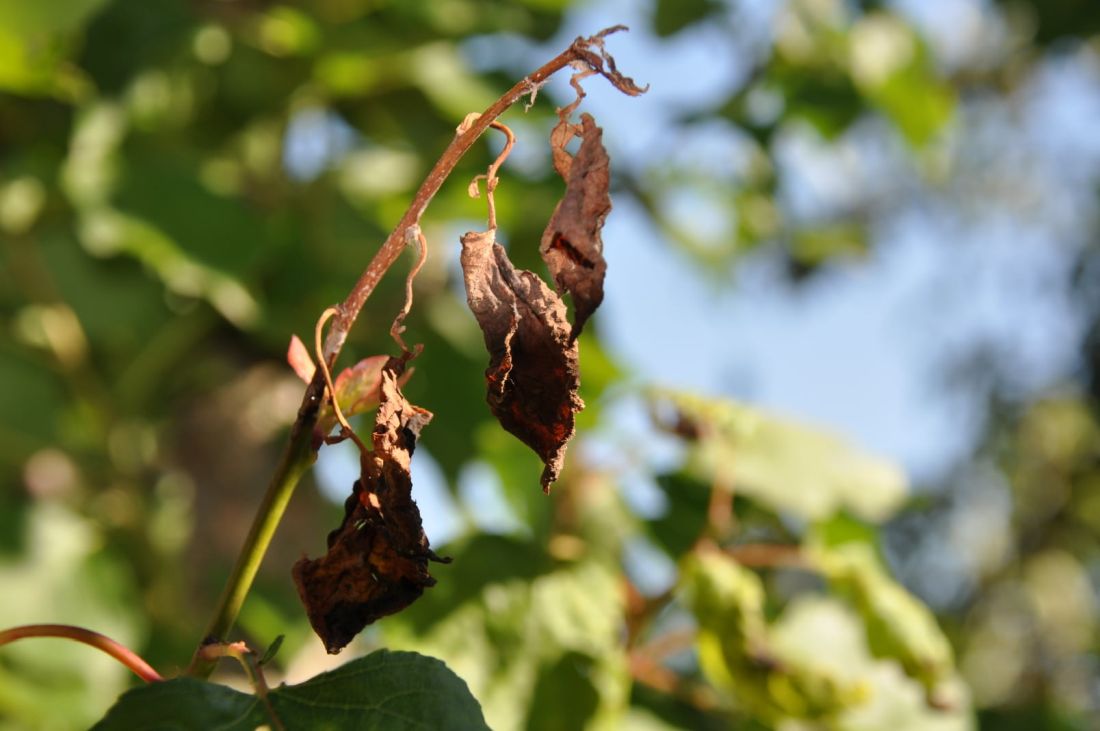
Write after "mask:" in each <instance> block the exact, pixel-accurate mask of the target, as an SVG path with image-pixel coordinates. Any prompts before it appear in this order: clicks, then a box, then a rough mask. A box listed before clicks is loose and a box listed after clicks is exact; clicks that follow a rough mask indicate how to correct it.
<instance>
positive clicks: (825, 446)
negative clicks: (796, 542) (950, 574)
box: [651, 391, 907, 522]
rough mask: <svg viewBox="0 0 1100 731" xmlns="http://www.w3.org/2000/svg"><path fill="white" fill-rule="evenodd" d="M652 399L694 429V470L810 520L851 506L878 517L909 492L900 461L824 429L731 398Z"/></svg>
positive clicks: (664, 395) (661, 395) (685, 428)
mask: <svg viewBox="0 0 1100 731" xmlns="http://www.w3.org/2000/svg"><path fill="white" fill-rule="evenodd" d="M651 398H652V400H653V402H654V403H655V404H656V405H657V406H658V407H660V406H662V405H664V404H669V405H671V406H672V408H673V409H674V410H675V412H676V419H678V421H679V422H680V424H679V427H680V428H679V431H680V432H681V433H690V437H691V439H692V442H693V449H692V450H691V452H690V454H689V458H688V465H687V469H688V472H689V473H692V474H694V475H696V476H697V477H699V479H702V480H704V481H705V482H707V483H714V482H721V483H724V484H727V485H731V486H732V487H733V489H734V490H735V491H736V492H737V494H740V495H744V496H746V497H748V498H751V499H753V500H755V501H757V502H759V503H760V504H761V505H762V506H764V507H765V508H769V509H771V510H774V511H776V512H778V513H785V514H789V515H793V516H796V517H799V518H802V519H805V520H811V521H816V520H823V519H826V518H828V517H830V516H832V515H833V514H835V513H836V512H838V511H839V510H845V509H846V510H849V511H851V512H852V513H854V514H855V515H857V516H859V517H861V518H864V519H867V520H870V521H873V522H880V521H883V520H885V519H887V518H889V517H890V515H892V514H893V513H894V511H895V510H897V508H898V507H899V506H900V505H901V503H902V501H903V500H904V498H905V495H906V492H907V484H906V480H905V476H904V475H903V474H902V472H901V471H900V470H899V469H898V468H897V467H895V466H894V465H892V464H891V463H889V462H887V461H885V460H883V459H880V458H878V457H873V456H871V455H868V454H865V453H863V452H860V451H858V450H857V449H855V448H854V447H851V446H849V445H848V444H846V443H845V442H844V441H842V440H841V439H839V438H837V437H835V436H833V435H831V434H829V433H827V432H824V431H821V430H817V429H813V428H810V427H806V426H803V425H801V424H798V423H796V422H793V421H788V420H786V419H782V418H779V417H776V416H773V415H771V414H768V413H766V412H764V411H760V410H758V409H754V408H751V407H748V406H744V405H741V404H738V403H735V402H732V401H722V400H718V399H706V398H702V397H697V396H692V395H688V394H683V393H675V392H667V391H657V392H654V394H653V396H652V397H651Z"/></svg>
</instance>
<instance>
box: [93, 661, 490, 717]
mask: <svg viewBox="0 0 1100 731" xmlns="http://www.w3.org/2000/svg"><path fill="white" fill-rule="evenodd" d="M268 700H269V701H270V703H271V709H272V710H273V711H274V713H275V715H276V716H277V717H278V719H279V721H280V723H281V724H282V726H281V727H282V728H286V729H311V728H312V729H315V728H325V729H332V730H333V731H339V730H342V729H348V731H350V730H351V729H356V730H357V731H358V730H359V729H363V730H364V731H366V730H368V729H379V730H380V729H386V731H389V730H390V729H410V730H411V729H426V728H431V729H456V730H457V729H462V730H463V731H465V729H488V726H486V725H485V719H484V717H483V716H482V714H481V708H480V706H479V705H478V702H477V700H476V699H475V698H474V697H473V696H472V695H471V694H470V689H469V688H468V687H467V686H466V683H465V682H463V680H462V679H461V678H459V677H458V676H457V675H455V674H454V672H452V671H451V670H450V669H449V668H448V667H447V666H446V665H444V664H443V663H442V662H440V661H439V660H436V659H435V658H431V657H425V656H423V655H418V654H416V653H414V652H389V651H387V650H379V651H378V652H374V653H372V654H370V655H368V656H367V657H364V658H360V659H358V660H354V661H352V662H349V663H348V664H347V665H344V666H343V667H341V668H339V669H337V670H334V671H332V672H329V673H323V674H321V675H318V676H317V677H315V678H311V679H310V680H307V681H306V682H304V683H302V684H300V685H292V686H283V687H280V688H275V689H273V690H271V691H270V692H269V693H268ZM261 727H267V728H277V726H274V725H273V719H272V718H271V717H270V712H269V711H268V710H267V709H266V708H265V707H264V704H263V703H262V702H261V701H260V700H259V699H258V698H257V697H256V696H253V695H248V694H246V693H241V692H239V691H236V690H233V689H232V688H229V687H226V686H224V685H216V684H214V683H206V682H203V681H201V680H196V679H194V678H176V679H174V680H167V681H164V682H162V683H152V684H150V685H146V686H142V687H140V688H135V689H133V690H131V691H129V692H127V693H125V694H124V695H123V696H122V697H121V698H119V700H118V702H117V703H115V705H114V707H112V708H111V710H110V711H108V713H107V715H106V716H105V717H104V718H103V720H102V721H100V722H99V723H98V724H97V725H96V726H95V727H94V731H135V730H140V729H177V730H179V731H206V730H207V729H215V728H216V729H222V731H253V729H256V728H261Z"/></svg>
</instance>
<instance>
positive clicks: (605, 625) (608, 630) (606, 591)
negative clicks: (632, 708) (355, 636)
mask: <svg viewBox="0 0 1100 731" xmlns="http://www.w3.org/2000/svg"><path fill="white" fill-rule="evenodd" d="M502 547H503V546H502ZM498 555H499V556H500V558H499V560H506V557H507V556H508V554H507V553H501V554H498ZM455 563H456V564H458V563H459V561H456V562H455ZM481 570H482V571H484V570H485V569H484V568H482V569H481ZM443 581H444V580H443V578H441V579H440V584H441V585H442V584H443ZM619 581H620V575H619V573H618V569H617V568H614V567H609V566H606V565H602V564H601V563H600V562H597V561H582V562H580V563H575V564H565V565H564V566H562V567H561V568H558V569H557V570H554V571H550V572H547V573H543V574H541V575H539V576H537V577H534V578H528V579H525V578H520V577H514V578H501V579H499V580H496V581H494V582H492V583H488V584H485V585H483V586H482V587H481V588H480V590H479V591H478V592H477V595H476V596H475V597H472V598H469V599H466V600H465V601H462V602H461V603H459V604H457V606H456V608H455V609H453V610H452V611H451V612H450V613H449V614H447V615H445V616H443V617H441V618H439V620H438V621H436V622H434V623H432V624H430V625H427V626H424V625H421V626H420V627H415V626H412V625H410V624H403V622H402V620H404V619H405V616H404V614H401V615H397V616H395V617H393V618H392V619H391V621H390V622H388V623H387V624H385V625H384V626H383V627H382V629H383V631H384V632H385V633H386V639H387V642H388V643H389V644H391V645H398V646H403V647H409V648H413V649H417V650H419V651H423V652H426V653H430V654H432V655H434V656H438V657H440V658H442V659H443V660H445V661H446V662H447V663H448V664H449V665H450V666H452V667H454V668H455V669H456V670H457V671H458V672H459V673H461V674H462V676H463V677H464V678H465V679H466V680H467V682H469V684H470V687H471V688H472V689H473V691H474V692H475V693H476V695H477V697H478V699H479V700H480V701H481V702H482V704H483V707H484V711H485V716H486V719H487V720H488V721H489V723H491V724H492V727H493V728H498V729H512V728H526V727H528V726H527V725H528V724H531V723H534V719H536V718H538V717H542V716H548V717H550V718H552V719H557V720H560V722H561V723H560V724H555V725H554V726H553V727H554V728H568V729H574V728H575V729H617V728H620V727H621V723H620V722H621V719H622V714H623V713H624V712H625V709H626V706H627V703H628V700H629V687H630V679H629V670H628V668H627V667H626V658H625V655H624V654H623V652H622V647H621V641H622V634H621V633H622V617H623V611H624V609H623V598H622V592H621V590H620V584H619ZM430 593H434V590H433V592H430ZM416 608H417V607H415V606H414V607H413V610H415V609H416ZM563 698H569V699H570V700H569V703H573V704H574V707H572V708H562V707H561V706H562V704H563V702H564V701H563V700H562V699H563ZM594 699H595V702H592V701H593V700H594ZM536 726H538V724H536ZM538 727H542V728H546V727H547V726H538Z"/></svg>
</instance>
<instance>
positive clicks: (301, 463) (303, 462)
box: [188, 422, 317, 678]
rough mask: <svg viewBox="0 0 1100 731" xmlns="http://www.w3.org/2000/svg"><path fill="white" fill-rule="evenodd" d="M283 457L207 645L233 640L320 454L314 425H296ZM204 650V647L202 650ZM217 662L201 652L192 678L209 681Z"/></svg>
mask: <svg viewBox="0 0 1100 731" xmlns="http://www.w3.org/2000/svg"><path fill="white" fill-rule="evenodd" d="M295 426H296V428H295V429H294V431H293V432H292V434H291V438H290V441H289V442H288V443H287V447H286V451H285V452H284V453H283V457H282V459H281V460H280V461H279V466H278V467H277V468H276V470H275V474H274V476H272V478H271V484H269V485H268V487H267V492H266V493H265V494H264V499H263V502H261V503H260V507H259V509H258V510H257V511H256V517H255V519H254V520H253V522H252V527H251V528H250V529H249V531H248V537H247V538H245V541H244V547H243V548H241V552H240V554H238V556H237V563H236V565H234V566H233V572H232V573H231V574H230V575H229V579H228V580H227V581H226V584H225V589H224V590H223V591H222V595H221V598H220V599H219V600H218V608H217V611H216V612H215V613H214V616H213V618H212V619H211V621H210V625H209V626H208V627H207V629H206V634H205V635H204V639H203V644H204V645H205V644H209V643H212V642H225V641H226V638H227V637H228V636H229V630H230V629H232V628H233V624H234V623H235V622H236V621H237V615H238V614H239V613H240V611H241V606H242V605H243V604H244V599H245V597H246V596H247V595H248V591H249V589H250V588H251V587H252V580H253V579H255V578H256V572H257V571H259V569H260V564H261V563H262V562H263V559H264V554H265V553H267V547H268V546H269V545H270V544H271V539H272V537H273V536H274V535H275V529H276V528H278V527H279V521H281V520H282V518H283V513H285V512H286V506H287V504H288V503H289V502H290V497H291V495H293V494H294V488H295V487H296V486H297V484H298V480H299V479H300V478H301V477H302V474H303V473H304V472H305V471H306V470H307V469H309V466H310V465H311V464H313V461H314V460H315V459H316V456H317V453H316V452H314V451H313V447H312V445H311V440H312V433H313V430H312V428H299V427H302V426H308V427H312V423H310V422H307V423H306V424H300V425H295ZM199 649H200V650H201V649H202V645H200V646H199ZM214 665H215V661H213V660H209V659H206V658H203V657H201V656H200V653H199V652H198V650H196V652H195V656H194V657H193V658H192V660H191V666H190V668H188V674H189V675H193V676H196V677H200V678H205V677H208V676H209V675H210V673H211V671H212V670H213V669H214Z"/></svg>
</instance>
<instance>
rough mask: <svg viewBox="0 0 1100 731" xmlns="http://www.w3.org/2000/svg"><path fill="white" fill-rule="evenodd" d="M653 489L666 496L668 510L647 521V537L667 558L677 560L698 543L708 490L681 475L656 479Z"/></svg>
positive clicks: (705, 520) (704, 515)
mask: <svg viewBox="0 0 1100 731" xmlns="http://www.w3.org/2000/svg"><path fill="white" fill-rule="evenodd" d="M657 486H658V487H660V488H661V490H662V491H663V492H664V493H665V495H666V496H668V510H667V511H666V512H665V514H664V515H662V516H661V517H659V518H655V519H653V520H650V521H648V523H647V525H648V527H649V531H650V533H651V534H652V535H653V538H654V540H656V541H657V543H658V545H660V546H661V547H662V548H664V549H665V551H666V552H667V553H668V555H670V556H674V557H679V556H682V555H683V554H684V553H686V552H687V550H688V549H689V548H691V546H692V544H694V543H695V541H697V540H698V539H699V536H700V534H702V532H703V528H704V526H705V525H706V522H707V503H708V502H709V501H710V487H709V486H707V485H706V484H704V483H702V482H700V481H699V480H696V479H692V478H691V477H689V476H687V475H684V474H682V473H679V472H677V473H673V474H669V475H658V476H657Z"/></svg>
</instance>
